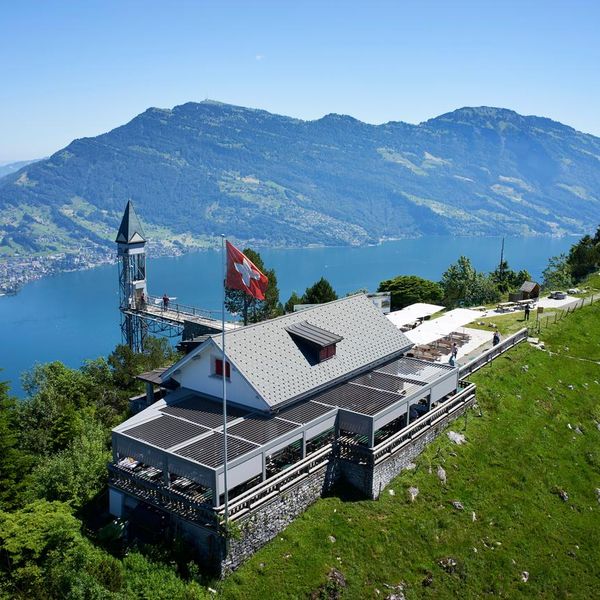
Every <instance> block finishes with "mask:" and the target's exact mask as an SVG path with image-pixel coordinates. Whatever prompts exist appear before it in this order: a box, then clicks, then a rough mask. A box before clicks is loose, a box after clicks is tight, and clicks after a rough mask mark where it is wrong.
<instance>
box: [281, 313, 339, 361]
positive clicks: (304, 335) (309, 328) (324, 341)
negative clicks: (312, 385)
mask: <svg viewBox="0 0 600 600" xmlns="http://www.w3.org/2000/svg"><path fill="white" fill-rule="evenodd" d="M286 331H287V332H288V333H289V334H290V336H291V337H292V339H293V340H294V342H295V343H296V346H298V349H299V350H300V352H302V354H304V357H305V358H306V360H308V362H309V363H310V364H311V365H316V364H319V363H321V362H324V361H326V360H328V359H330V358H333V357H334V356H335V353H336V344H337V343H338V342H341V341H342V340H343V339H344V338H343V337H342V336H340V335H336V334H335V333H331V332H330V331H327V330H326V329H321V328H320V327H317V326H316V325H312V324H311V323H309V322H308V321H300V322H299V323H294V324H293V325H290V326H289V327H286Z"/></svg>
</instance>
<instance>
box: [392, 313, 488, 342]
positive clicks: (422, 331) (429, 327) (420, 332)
mask: <svg viewBox="0 0 600 600" xmlns="http://www.w3.org/2000/svg"><path fill="white" fill-rule="evenodd" d="M480 317H481V313H480V312H478V311H476V310H469V309H468V308H455V309H454V310H451V311H450V312H447V313H446V314H444V315H442V316H441V317H439V318H437V319H433V321H426V322H425V323H422V324H421V325H419V326H418V327H415V329H411V330H410V331H407V332H405V334H404V335H406V337H407V338H408V339H409V340H410V341H411V342H412V343H413V344H415V345H416V346H423V345H425V344H431V342H435V341H436V340H439V339H441V338H443V337H446V336H447V335H450V334H451V333H452V332H453V331H457V330H458V329H459V328H460V327H463V326H464V325H467V323H471V322H472V321H475V320H476V319H479V318H480Z"/></svg>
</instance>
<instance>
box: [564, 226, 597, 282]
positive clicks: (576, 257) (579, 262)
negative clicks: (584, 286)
mask: <svg viewBox="0 0 600 600" xmlns="http://www.w3.org/2000/svg"><path fill="white" fill-rule="evenodd" d="M567 262H568V263H569V266H570V267H571V275H572V278H573V279H574V280H575V281H581V280H582V279H584V278H585V277H586V276H587V275H589V274H590V273H593V272H594V271H596V270H597V269H598V266H599V265H600V226H599V227H598V229H597V231H596V234H595V235H594V237H592V236H590V235H585V236H583V237H582V238H581V239H580V240H579V241H578V242H577V243H576V244H574V245H573V246H571V249H570V250H569V255H568V258H567Z"/></svg>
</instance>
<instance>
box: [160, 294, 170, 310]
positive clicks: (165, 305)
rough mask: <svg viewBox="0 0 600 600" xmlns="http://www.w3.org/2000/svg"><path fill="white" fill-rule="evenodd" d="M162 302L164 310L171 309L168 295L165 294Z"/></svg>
mask: <svg viewBox="0 0 600 600" xmlns="http://www.w3.org/2000/svg"><path fill="white" fill-rule="evenodd" d="M162 301H163V310H167V308H169V296H167V294H166V293H165V294H163V297H162Z"/></svg>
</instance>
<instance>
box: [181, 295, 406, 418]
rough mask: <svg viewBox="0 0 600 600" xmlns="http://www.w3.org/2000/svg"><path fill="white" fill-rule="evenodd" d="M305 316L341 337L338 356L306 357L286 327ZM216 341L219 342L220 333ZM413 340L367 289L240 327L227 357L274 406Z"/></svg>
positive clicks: (400, 349) (366, 365)
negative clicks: (312, 360)
mask: <svg viewBox="0 0 600 600" xmlns="http://www.w3.org/2000/svg"><path fill="white" fill-rule="evenodd" d="M305 321H308V322H309V323H310V324H311V325H313V326H315V327H318V328H320V329H322V330H325V331H327V332H335V333H336V335H338V336H340V337H342V338H343V339H342V340H341V341H339V342H338V343H337V352H336V355H335V356H334V357H332V358H330V359H329V360H327V361H323V362H321V363H319V364H315V365H311V364H310V363H309V362H308V360H307V359H306V358H305V356H304V355H303V354H302V352H301V350H300V349H299V348H298V346H297V345H296V343H295V342H294V340H293V339H292V338H291V336H290V334H289V333H288V331H287V330H288V329H289V327H290V326H294V325H297V324H299V323H302V322H305ZM213 341H214V342H215V343H216V344H217V345H218V346H219V347H221V337H220V335H219V336H213ZM411 346H412V342H411V341H410V340H409V339H408V338H407V337H406V336H405V335H404V334H403V333H401V332H400V331H399V330H398V329H396V327H395V326H394V325H393V324H392V323H390V321H389V320H388V319H387V318H386V317H385V316H384V315H383V314H382V313H381V311H380V310H379V309H378V308H376V307H375V306H374V305H373V303H372V302H371V300H369V298H367V297H366V296H365V295H364V294H357V295H355V296H350V297H348V298H342V299H341V300H336V301H334V302H328V303H327V304H321V305H318V306H315V307H314V308H311V309H308V310H305V311H302V312H301V313H291V314H288V315H285V316H283V317H279V318H277V319H272V320H270V321H265V322H263V323H257V324H256V325H250V326H248V327H243V328H240V329H236V330H235V331H232V332H230V333H228V334H227V341H226V348H227V356H228V358H229V360H230V361H231V362H232V363H233V364H234V365H235V366H236V367H237V368H238V370H239V371H240V372H241V373H242V375H243V376H244V377H245V378H246V379H247V380H248V381H249V382H250V383H251V385H252V386H253V387H254V389H255V390H256V391H257V392H258V393H259V394H260V396H261V397H262V398H263V399H264V401H265V402H266V403H267V404H268V405H269V406H270V407H272V408H275V407H277V406H281V405H282V404H286V403H290V402H292V401H295V400H299V399H301V398H305V397H307V396H308V395H310V394H311V393H315V392H317V391H318V390H319V389H321V388H324V387H329V386H331V385H333V384H335V383H337V382H339V381H341V380H343V379H345V378H348V377H351V376H352V375H353V374H354V373H356V374H358V373H360V372H362V371H366V370H368V369H369V368H373V367H374V366H376V365H377V364H382V363H384V362H385V361H386V360H390V359H391V358H393V357H394V356H399V355H400V354H401V353H402V352H406V350H408V349H409V348H410V347H411ZM193 354H194V353H193V352H192V353H191V354H190V355H188V357H191V356H193ZM188 357H185V358H184V359H183V360H182V361H180V363H178V365H177V366H178V368H181V367H182V366H183V363H184V362H185V361H186V359H188ZM188 360H189V359H188Z"/></svg>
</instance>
